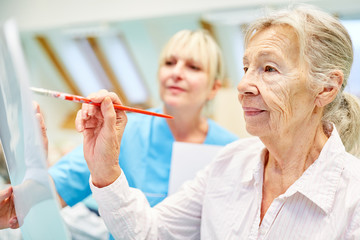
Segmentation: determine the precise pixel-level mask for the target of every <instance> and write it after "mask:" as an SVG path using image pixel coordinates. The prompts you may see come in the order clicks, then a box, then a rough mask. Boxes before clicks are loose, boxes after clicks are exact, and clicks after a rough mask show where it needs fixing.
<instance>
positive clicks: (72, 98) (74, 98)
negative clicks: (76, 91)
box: [30, 87, 174, 118]
mask: <svg viewBox="0 0 360 240" xmlns="http://www.w3.org/2000/svg"><path fill="white" fill-rule="evenodd" d="M30 89H31V91H33V92H34V93H37V94H40V95H44V96H48V97H54V98H59V99H62V100H68V101H72V102H78V103H87V104H92V105H95V106H100V105H101V104H100V103H94V102H92V101H91V100H90V99H88V98H85V97H81V96H77V95H72V94H68V93H62V92H56V91H52V90H48V89H44V88H35V87H30ZM114 108H116V109H119V110H124V111H129V112H136V113H141V114H146V115H151V116H155V117H163V118H174V117H173V116H170V115H167V114H161V113H155V112H150V111H146V110H142V109H139V108H133V107H127V106H123V105H119V104H114Z"/></svg>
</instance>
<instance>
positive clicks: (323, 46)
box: [245, 5, 360, 156]
mask: <svg viewBox="0 0 360 240" xmlns="http://www.w3.org/2000/svg"><path fill="white" fill-rule="evenodd" d="M278 25H280V26H281V25H285V26H290V27H291V28H292V29H293V30H294V32H295V33H296V35H297V37H298V41H299V45H300V58H301V59H304V61H305V62H306V63H307V65H308V67H309V75H308V77H309V79H310V86H309V88H310V89H314V90H315V89H321V88H322V87H336V86H335V85H333V83H332V81H331V79H330V76H331V74H332V73H333V71H334V70H341V71H342V73H343V75H344V81H343V84H342V86H341V88H340V89H339V92H338V94H337V96H336V98H335V99H334V101H333V102H331V103H330V104H328V105H327V106H325V108H324V113H323V117H322V122H323V126H324V129H325V130H326V126H328V123H329V122H332V123H334V124H335V126H336V128H337V130H338V132H339V134H340V137H341V139H342V141H343V144H344V145H345V148H346V150H347V151H348V152H350V153H352V154H354V155H356V156H360V121H359V119H360V104H359V100H358V99H357V98H356V97H355V96H352V95H350V94H348V93H344V92H343V90H344V88H345V86H346V84H347V79H348V77H349V74H350V70H351V65H352V62H353V48H352V42H351V39H350V36H349V34H348V32H347V31H346V29H345V28H344V26H343V25H342V24H341V23H340V22H339V21H338V20H337V19H336V18H335V17H333V16H331V15H330V14H328V13H325V12H323V11H321V10H318V9H316V8H314V7H312V6H308V5H301V6H298V7H295V8H293V9H286V10H280V11H277V12H275V13H273V14H271V15H269V16H267V17H264V18H261V19H259V20H257V21H255V22H254V23H253V24H251V25H250V26H249V27H248V29H247V31H246V35H245V47H246V46H247V44H248V43H249V41H250V39H251V37H252V36H253V35H254V34H255V33H256V32H258V31H261V30H264V29H266V28H269V27H271V26H278Z"/></svg>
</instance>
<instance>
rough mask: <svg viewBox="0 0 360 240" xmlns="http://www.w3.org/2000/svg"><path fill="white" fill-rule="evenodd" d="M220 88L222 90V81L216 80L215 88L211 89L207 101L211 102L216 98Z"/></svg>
mask: <svg viewBox="0 0 360 240" xmlns="http://www.w3.org/2000/svg"><path fill="white" fill-rule="evenodd" d="M220 88H221V81H220V80H217V79H215V81H214V83H213V86H212V88H211V89H210V93H209V95H208V97H207V100H208V101H210V100H211V99H213V98H214V97H215V96H216V93H217V92H218V91H219V89H220Z"/></svg>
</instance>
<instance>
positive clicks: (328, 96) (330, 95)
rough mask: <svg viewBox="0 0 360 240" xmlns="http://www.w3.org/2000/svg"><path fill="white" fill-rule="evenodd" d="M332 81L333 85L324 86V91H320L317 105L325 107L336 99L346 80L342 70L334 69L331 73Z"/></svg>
mask: <svg viewBox="0 0 360 240" xmlns="http://www.w3.org/2000/svg"><path fill="white" fill-rule="evenodd" d="M330 81H331V85H332V86H328V87H324V88H323V89H322V91H321V92H320V93H318V95H317V97H316V99H315V104H316V106H318V107H324V106H326V105H327V104H329V103H331V102H332V101H333V100H334V99H335V97H336V95H337V94H338V92H339V91H340V89H341V86H342V84H343V82H344V74H343V72H342V71H340V70H336V71H333V72H332V73H331V74H330Z"/></svg>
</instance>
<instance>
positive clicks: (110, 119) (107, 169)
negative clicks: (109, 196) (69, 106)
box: [75, 90, 127, 187]
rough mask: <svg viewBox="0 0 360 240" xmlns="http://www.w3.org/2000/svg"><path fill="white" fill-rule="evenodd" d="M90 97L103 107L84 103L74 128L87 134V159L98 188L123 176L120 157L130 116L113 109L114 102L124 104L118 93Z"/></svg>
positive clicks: (85, 151)
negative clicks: (122, 140)
mask: <svg viewBox="0 0 360 240" xmlns="http://www.w3.org/2000/svg"><path fill="white" fill-rule="evenodd" d="M88 98H89V99H91V100H92V101H93V102H95V103H101V107H98V106H94V105H90V104H83V105H82V109H81V110H79V112H78V114H77V116H76V121H75V125H76V129H77V130H78V131H79V132H82V133H83V135H84V156H85V160H86V162H87V164H88V167H89V170H90V173H91V177H92V182H93V184H94V185H95V186H97V187H105V186H107V185H109V184H111V183H112V182H114V181H115V180H116V179H117V178H118V177H119V176H120V173H121V170H120V166H119V162H118V161H119V160H118V157H119V154H120V142H121V137H122V134H123V132H124V129H125V125H126V122H127V117H126V114H125V112H124V111H122V110H116V109H114V107H113V103H115V104H121V101H120V99H119V97H118V96H117V95H116V94H115V93H112V92H108V91H106V90H101V91H99V92H97V93H94V94H91V95H89V96H88Z"/></svg>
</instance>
